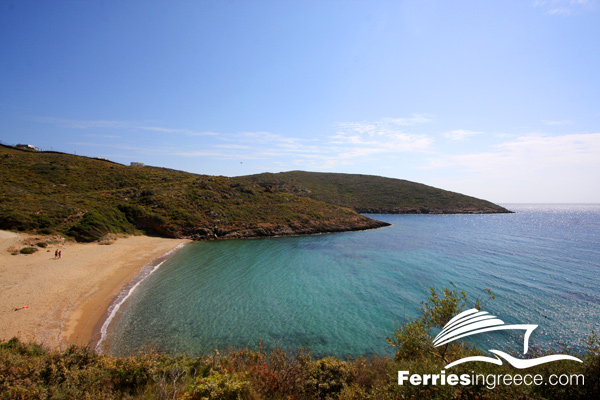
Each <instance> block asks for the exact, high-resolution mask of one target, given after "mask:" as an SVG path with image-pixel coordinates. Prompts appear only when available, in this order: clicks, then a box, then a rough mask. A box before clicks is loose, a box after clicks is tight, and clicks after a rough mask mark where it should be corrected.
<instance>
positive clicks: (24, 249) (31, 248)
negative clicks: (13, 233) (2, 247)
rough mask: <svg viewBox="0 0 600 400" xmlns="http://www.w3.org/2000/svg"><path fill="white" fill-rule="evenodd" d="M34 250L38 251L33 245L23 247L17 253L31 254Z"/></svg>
mask: <svg viewBox="0 0 600 400" xmlns="http://www.w3.org/2000/svg"><path fill="white" fill-rule="evenodd" d="M36 251H38V249H36V248H35V247H23V248H22V249H21V251H19V253H21V254H33V253H35V252H36Z"/></svg>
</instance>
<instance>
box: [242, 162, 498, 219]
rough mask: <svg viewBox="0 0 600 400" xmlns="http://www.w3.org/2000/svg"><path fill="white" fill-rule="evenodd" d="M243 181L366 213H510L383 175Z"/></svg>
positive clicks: (294, 175)
mask: <svg viewBox="0 0 600 400" xmlns="http://www.w3.org/2000/svg"><path fill="white" fill-rule="evenodd" d="M240 178H241V179H244V180H247V181H250V182H256V183H258V184H259V185H261V186H262V187H264V188H266V189H268V190H271V191H277V192H290V193H294V194H297V195H299V196H304V197H308V198H311V199H313V200H318V201H323V202H325V203H329V204H335V205H338V206H342V207H348V208H351V209H353V210H354V211H356V212H359V213H363V214H491V213H510V211H509V210H507V209H506V208H504V207H501V206H499V205H496V204H494V203H490V202H489V201H486V200H481V199H477V198H475V197H470V196H465V195H463V194H460V193H454V192H449V191H447V190H442V189H438V188H435V187H432V186H427V185H423V184H421V183H415V182H410V181H406V180H403V179H393V178H385V177H381V176H373V175H358V174H340V173H323V172H304V171H290V172H281V173H277V174H272V173H263V174H258V175H248V176H244V177H240Z"/></svg>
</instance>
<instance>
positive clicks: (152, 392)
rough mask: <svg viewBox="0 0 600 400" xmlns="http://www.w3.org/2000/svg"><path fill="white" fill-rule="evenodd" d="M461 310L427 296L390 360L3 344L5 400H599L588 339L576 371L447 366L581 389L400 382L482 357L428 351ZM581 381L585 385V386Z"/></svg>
mask: <svg viewBox="0 0 600 400" xmlns="http://www.w3.org/2000/svg"><path fill="white" fill-rule="evenodd" d="M465 305H467V299H466V296H464V294H461V293H458V292H457V291H456V290H450V289H445V290H443V291H442V292H440V293H437V292H436V291H435V290H433V289H432V291H431V297H430V299H429V301H428V302H426V303H424V304H423V307H422V316H421V317H420V318H418V319H415V320H409V321H407V322H406V323H404V324H403V325H402V326H401V327H399V329H398V330H397V331H396V332H395V333H394V334H393V335H392V336H391V337H390V338H389V339H388V342H389V343H390V344H391V345H392V346H394V348H395V349H396V355H395V357H394V358H390V357H377V356H375V357H372V358H364V357H361V358H356V359H350V360H341V359H337V358H333V357H327V358H324V359H320V360H314V359H312V358H311V356H310V355H309V353H308V352H307V351H304V350H299V351H298V352H296V353H295V354H285V353H284V352H283V351H281V350H277V349H275V350H273V351H269V352H267V351H264V350H262V349H259V350H249V349H238V350H231V351H229V352H227V353H226V354H219V352H217V351H215V352H214V353H213V354H211V355H204V356H199V357H196V358H188V357H185V356H168V355H164V354H157V353H144V354H138V355H135V356H130V357H113V356H107V355H98V354H96V353H95V352H93V351H92V350H90V349H89V348H87V347H77V346H72V347H69V348H68V349H67V350H65V351H60V352H59V351H49V350H46V349H44V348H42V347H40V346H38V345H36V344H23V343H20V342H19V341H18V340H17V339H12V340H10V341H8V342H4V343H0V398H2V399H187V400H192V399H198V400H199V399H356V400H358V399H598V398H600V388H599V383H600V340H599V338H598V336H595V335H592V337H590V338H589V339H588V341H587V351H586V353H585V354H583V355H578V356H579V357H581V358H582V359H583V361H584V362H583V364H580V363H575V362H570V361H561V362H553V363H549V364H545V365H543V366H539V367H536V368H532V369H535V371H530V370H526V371H523V370H515V369H513V368H512V367H510V366H507V365H502V366H498V365H490V364H487V363H485V364H484V363H476V364H472V363H470V365H465V366H463V365H461V366H457V367H453V368H452V370H451V372H450V371H449V372H448V373H455V374H463V373H466V374H471V373H472V371H474V370H475V371H476V373H477V374H483V375H488V374H489V375H499V374H502V375H507V374H509V375H514V374H517V373H520V374H528V373H529V374H540V375H541V376H543V378H544V382H548V378H549V377H550V376H552V375H555V376H569V377H570V376H579V377H580V380H579V383H578V384H574V383H571V384H567V385H555V386H552V385H514V384H513V385H502V384H494V385H492V384H490V382H489V381H487V382H479V383H478V384H473V385H469V386H460V385H457V386H452V385H410V384H404V385H398V371H410V373H413V374H440V371H442V370H443V369H444V366H445V365H446V364H447V360H454V359H458V358H462V357H465V356H467V355H474V354H481V351H480V350H477V349H474V348H470V347H469V346H467V345H464V344H455V345H452V346H448V347H444V348H443V349H436V348H433V347H432V346H431V345H430V343H431V337H430V336H429V335H430V333H431V328H432V327H440V326H443V324H445V323H446V322H447V321H448V319H449V317H451V316H453V315H454V314H456V313H457V312H458V311H460V309H462V308H463V307H464V306H465ZM581 377H583V378H584V379H585V381H584V383H583V382H582V380H581Z"/></svg>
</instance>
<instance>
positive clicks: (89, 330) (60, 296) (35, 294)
mask: <svg viewBox="0 0 600 400" xmlns="http://www.w3.org/2000/svg"><path fill="white" fill-rule="evenodd" d="M44 241H46V242H48V247H46V248H38V251H37V252H35V253H33V254H28V255H24V254H17V255H11V253H12V252H14V251H15V250H18V249H19V248H23V247H37V246H36V244H37V243H40V242H44ZM189 242H190V240H186V239H166V238H158V237H149V236H129V237H120V238H118V239H117V240H115V241H112V242H108V243H106V242H105V243H98V242H95V243H75V242H68V241H64V239H62V238H61V237H58V236H54V237H48V236H43V235H32V234H24V233H14V232H9V231H0V340H4V341H7V340H9V339H11V338H12V337H17V338H18V339H19V340H21V341H24V342H36V343H38V344H41V345H44V346H46V347H50V348H53V349H63V348H65V347H66V346H68V345H71V344H78V345H91V344H92V341H93V337H94V329H95V328H96V326H97V325H98V324H99V323H100V322H101V320H102V318H103V317H104V316H105V314H106V312H107V310H108V308H109V307H110V305H111V304H112V303H113V301H114V300H115V298H116V297H117V296H118V294H119V293H120V292H121V291H122V290H123V288H124V287H126V286H127V285H128V284H129V283H130V282H131V281H132V280H133V279H134V278H135V277H136V276H137V275H138V274H139V273H140V271H141V269H142V268H143V267H144V266H145V265H147V264H149V263H150V262H152V261H153V260H155V259H157V258H161V257H163V256H165V255H166V254H167V253H169V252H170V251H171V250H173V249H175V248H176V247H178V246H179V245H181V244H184V243H189ZM106 244H109V245H106ZM55 250H60V251H61V252H62V258H60V259H58V258H55V257H54V252H55Z"/></svg>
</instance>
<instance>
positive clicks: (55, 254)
mask: <svg viewBox="0 0 600 400" xmlns="http://www.w3.org/2000/svg"><path fill="white" fill-rule="evenodd" d="M54 258H58V249H56V251H55V252H54Z"/></svg>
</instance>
